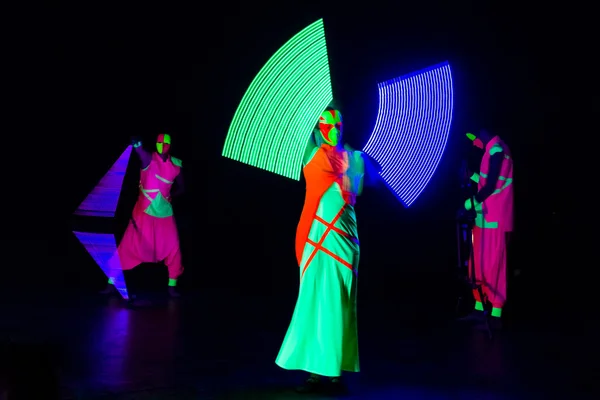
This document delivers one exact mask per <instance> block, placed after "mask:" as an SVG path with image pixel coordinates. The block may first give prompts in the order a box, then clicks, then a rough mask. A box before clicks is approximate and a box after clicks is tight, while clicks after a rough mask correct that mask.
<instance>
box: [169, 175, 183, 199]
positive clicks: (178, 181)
mask: <svg viewBox="0 0 600 400" xmlns="http://www.w3.org/2000/svg"><path fill="white" fill-rule="evenodd" d="M174 189H175V190H174V191H173V193H172V194H171V198H174V197H179V196H181V195H182V194H183V193H185V185H184V183H183V172H179V175H177V176H176V177H175V188H174Z"/></svg>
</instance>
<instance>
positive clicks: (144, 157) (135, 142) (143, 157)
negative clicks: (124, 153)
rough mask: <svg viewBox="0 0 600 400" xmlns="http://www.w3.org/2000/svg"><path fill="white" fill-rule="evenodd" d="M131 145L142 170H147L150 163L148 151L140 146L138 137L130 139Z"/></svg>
mask: <svg viewBox="0 0 600 400" xmlns="http://www.w3.org/2000/svg"><path fill="white" fill-rule="evenodd" d="M131 145H132V146H133V148H134V149H135V152H136V153H137V155H138V157H139V158H140V161H141V163H142V169H146V168H148V166H149V165H150V162H151V161H152V154H151V153H150V152H149V151H148V150H146V149H144V146H142V140H141V139H140V138H139V137H132V138H131Z"/></svg>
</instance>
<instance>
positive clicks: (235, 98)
mask: <svg viewBox="0 0 600 400" xmlns="http://www.w3.org/2000/svg"><path fill="white" fill-rule="evenodd" d="M395 3H396V4H395V5H390V4H386V3H383V2H369V4H368V5H365V4H362V3H361V4H360V5H357V6H356V7H353V6H346V5H342V4H341V3H335V2H326V3H318V2H315V3H314V4H311V5H308V4H300V3H298V4H296V3H294V2H285V3H280V4H272V5H261V4H256V3H252V2H248V3H244V4H238V3H235V2H228V3H227V4H221V5H218V4H209V3H205V4H204V5H202V6H200V5H197V6H196V7H195V8H194V7H191V6H190V7H188V8H181V7H180V8H177V7H175V6H172V7H171V6H169V7H167V6H164V5H162V6H148V5H144V6H139V7H133V6H123V5H120V6H118V7H109V6H100V5H99V6H97V7H96V8H94V7H91V6H89V5H83V4H81V5H74V4H73V5H66V4H62V5H55V6H52V7H47V8H46V9H45V10H36V11H35V12H34V11H31V10H29V11H25V12H23V13H22V14H21V16H23V17H24V19H25V20H26V21H25V22H24V23H23V24H19V26H18V27H17V28H16V29H15V30H13V32H12V34H11V36H10V38H12V39H13V40H12V41H11V43H12V45H13V47H14V50H15V56H14V58H13V60H15V61H16V62H15V63H14V65H15V66H16V68H15V71H11V74H9V75H8V76H9V79H8V81H9V83H11V85H10V87H11V89H14V90H13V91H11V93H14V94H12V95H11V96H12V97H11V98H10V100H11V101H10V106H11V107H10V108H7V110H8V111H9V116H8V117H7V122H8V123H7V124H6V128H7V130H8V131H13V130H14V131H16V132H18V135H17V134H10V136H9V137H11V144H12V145H11V152H10V153H11V154H12V155H14V160H13V159H12V156H11V157H10V160H11V161H10V163H11V165H12V166H13V167H11V169H9V170H12V173H11V176H10V177H7V178H8V179H10V180H12V181H13V182H12V183H15V182H16V185H15V186H10V185H12V183H7V189H6V193H7V196H5V201H6V203H7V204H8V205H7V206H6V210H7V212H6V214H7V215H8V219H9V223H8V224H6V225H7V227H10V229H6V230H5V233H4V237H3V240H2V243H3V246H5V247H6V251H5V254H6V257H5V261H4V262H3V264H4V266H5V267H4V268H5V273H4V276H5V279H3V280H2V283H3V286H4V284H6V287H7V288H8V287H16V286H18V287H24V288H26V289H27V290H39V289H41V288H48V287H56V288H60V289H59V290H65V289H66V288H73V289H76V290H82V291H93V290H96V289H98V288H100V287H102V286H103V284H104V283H105V278H104V276H103V275H102V273H101V272H100V270H99V268H98V267H97V266H96V265H95V264H94V262H93V261H92V259H91V258H90V257H89V256H88V255H87V253H86V252H85V250H84V249H83V247H82V246H81V245H80V244H79V243H78V242H77V240H76V238H75V237H74V236H73V235H72V233H71V226H70V224H71V218H70V217H71V214H72V212H73V211H74V210H75V209H76V208H77V206H78V205H79V203H80V202H81V201H82V200H83V199H84V198H85V196H86V195H87V194H88V193H89V191H90V190H91V189H92V188H93V187H94V186H95V184H96V183H97V181H98V180H99V179H100V178H101V177H102V175H103V174H104V173H105V172H106V171H107V170H108V168H109V167H110V166H111V165H112V163H113V162H114V161H115V160H116V158H117V157H118V156H119V154H120V153H121V152H122V151H123V149H124V148H125V146H126V145H127V144H128V142H129V137H130V136H131V135H141V136H143V137H144V138H145V139H146V141H147V142H148V143H150V144H151V143H152V141H153V140H154V138H155V135H156V134H157V133H159V132H163V131H166V132H169V133H171V134H172V136H173V146H172V151H173V154H174V155H176V156H177V157H179V158H181V159H183V162H184V171H185V178H186V183H187V186H188V187H187V189H188V193H187V195H186V197H185V198H184V199H182V200H181V201H179V202H178V203H177V204H176V205H175V207H176V213H177V219H178V223H179V225H180V230H181V237H182V246H183V252H184V262H185V266H186V273H185V275H184V276H183V277H182V279H181V286H182V288H183V289H184V290H185V289H202V288H220V287H223V288H225V287H227V288H231V287H234V288H237V290H239V291H241V292H247V293H249V294H251V293H252V294H259V295H260V294H261V293H268V294H277V293H282V294H283V293H287V294H290V296H291V297H293V296H295V293H296V290H297V269H296V268H297V267H296V265H295V258H294V235H295V229H296V224H297V222H298V218H299V215H300V211H301V208H302V204H303V198H304V185H303V182H296V181H293V180H289V179H286V178H283V177H280V176H276V175H274V174H270V173H268V172H265V171H261V170H258V169H255V168H253V167H250V166H246V165H242V164H239V163H237V162H234V161H232V160H228V159H224V158H222V157H221V156H220V154H221V150H222V146H223V143H224V139H225V135H226V132H227V128H228V126H229V123H230V121H231V118H232V116H233V114H234V112H235V110H236V107H237V105H238V104H239V101H240V100H241V97H242V95H243V94H244V91H245V90H246V88H247V87H248V85H249V84H250V82H251V80H252V79H253V77H254V76H255V74H256V73H257V72H258V71H259V69H260V68H261V67H262V65H263V64H264V63H265V62H266V61H267V60H268V58H269V57H270V56H271V55H272V54H273V53H274V52H275V51H276V50H277V49H278V48H279V47H280V46H281V45H282V44H283V43H285V42H286V41H287V40H288V39H289V38H290V37H292V36H293V35H294V34H295V33H297V32H298V31H299V30H301V29H303V28H304V27H305V26H307V25H308V24H310V23H312V22H314V21H315V20H316V19H318V18H321V17H323V18H324V20H325V30H326V36H327V42H328V51H329V57H330V65H331V75H332V80H333V89H334V96H335V97H336V98H337V99H338V101H339V102H340V103H341V108H342V112H343V113H344V119H345V135H346V140H347V141H348V142H349V143H350V144H352V145H353V146H355V147H362V146H363V145H364V144H365V143H366V140H367V138H368V135H369V134H370V132H371V129H372V127H373V125H374V121H375V115H376V110H377V82H380V81H383V80H387V79H390V78H393V77H396V76H399V75H403V74H406V73H410V72H412V71H414V70H418V69H421V68H425V67H427V66H429V65H432V64H436V63H439V62H443V61H445V60H448V61H449V62H450V64H451V67H452V70H453V78H454V85H455V112H454V119H453V124H452V130H451V136H450V141H449V144H448V147H447V150H446V153H445V155H444V157H443V159H442V162H441V164H440V165H439V167H438V170H437V172H436V174H435V176H434V177H433V179H432V180H431V182H430V184H429V186H428V187H427V189H426V190H425V191H424V193H423V194H422V195H421V197H420V198H419V199H418V201H417V202H415V203H414V205H412V206H411V207H410V208H409V209H405V208H404V207H403V206H402V205H401V203H400V202H399V201H398V200H397V199H396V198H395V197H394V196H393V195H392V194H391V193H390V192H388V191H386V190H385V189H382V188H379V189H376V190H373V191H371V192H366V193H365V194H364V196H363V197H362V198H360V199H359V203H358V206H357V213H358V219H359V221H358V222H359V233H360V236H361V244H362V254H361V266H360V269H361V296H362V298H363V299H365V300H364V301H373V302H375V301H380V300H382V299H386V300H389V301H392V302H397V303H406V302H414V303H415V304H419V303H422V302H423V299H427V301H429V302H434V303H438V302H439V303H440V304H453V302H454V296H455V289H454V286H453V284H452V276H453V275H454V273H455V272H456V235H455V222H454V215H455V211H456V209H457V207H458V206H459V205H460V204H461V203H462V202H463V198H462V197H461V194H460V190H459V180H458V167H459V164H460V160H461V159H463V158H464V157H467V156H468V152H469V143H467V142H466V140H465V137H464V132H466V131H468V130H476V129H478V128H479V127H481V126H486V127H489V128H490V129H492V130H494V131H496V132H498V133H499V134H500V135H501V136H502V137H503V138H504V139H505V141H506V142H507V143H508V144H509V146H510V147H511V149H512V152H513V157H514V160H515V190H516V213H517V220H516V232H515V241H514V243H513V245H514V246H513V249H512V250H513V253H512V255H511V260H512V264H511V270H515V269H519V270H520V271H521V275H520V277H519V278H518V279H514V281H515V282H514V285H513V286H512V288H513V290H514V291H517V292H518V293H517V294H515V297H514V299H515V300H514V302H519V303H521V304H520V305H517V306H515V308H518V307H520V309H522V310H529V309H531V307H533V306H538V305H542V304H543V305H545V306H546V308H548V309H552V310H553V312H556V310H557V308H556V307H562V308H563V309H566V308H567V306H568V305H570V304H571V303H570V302H569V301H568V300H569V299H571V297H569V296H567V295H566V293H567V292H568V293H572V292H573V293H579V294H580V295H581V294H585V291H583V290H582V289H581V287H577V285H575V284H578V285H579V284H580V282H578V279H579V278H580V277H581V276H582V275H580V273H583V274H585V273H586V272H585V269H584V268H587V267H586V265H589V263H582V264H579V263H578V262H576V261H575V260H576V257H577V255H579V254H581V252H580V251H575V252H573V251H572V249H573V247H570V242H568V240H569V239H570V240H573V241H575V239H574V236H575V235H574V232H576V231H577V232H581V230H580V228H579V226H578V224H577V223H576V219H575V214H576V213H575V212H572V210H573V208H572V205H574V204H576V203H577V200H578V195H576V194H575V191H574V189H573V186H574V180H573V179H572V177H573V176H581V175H582V172H581V173H578V172H574V171H578V170H579V171H581V170H580V169H578V168H577V167H575V163H574V162H573V161H572V158H573V156H572V155H571V154H572V153H571V151H572V150H574V149H576V148H577V146H579V145H580V142H579V143H578V142H577V141H575V139H576V138H575V137H574V136H572V137H569V135H568V133H569V132H577V131H578V130H579V129H580V127H576V126H575V125H576V124H577V123H578V122H574V121H576V120H580V119H581V118H578V117H574V115H577V112H576V110H578V109H579V108H578V107H579V106H576V105H575V104H574V101H575V100H573V99H577V95H578V94H577V90H580V88H579V87H578V86H577V85H576V84H575V83H574V81H575V79H577V78H578V75H577V73H576V72H577V70H578V69H579V65H581V64H584V61H583V59H582V58H581V57H580V56H579V58H577V57H578V54H579V48H580V47H584V44H583V40H584V39H585V36H584V35H583V33H582V32H580V31H575V28H572V27H573V26H575V27H576V28H579V27H581V26H582V25H584V24H583V23H582V22H581V21H582V18H583V17H582V15H583V13H584V11H585V10H579V11H577V12H573V11H568V12H567V11H566V10H565V9H552V8H550V7H547V6H546V7H545V8H538V7H533V6H531V7H529V8H524V7H521V8H517V9H513V8H510V7H509V6H507V5H503V6H497V7H496V8H492V7H491V6H486V5H485V4H483V2H474V3H466V2H465V3H461V2H458V3H456V2H429V3H428V4H424V5H422V6H416V5H414V4H400V5H398V4H397V2H395ZM165 4H166V3H165ZM578 13H579V14H578ZM580 72H581V71H580ZM571 77H572V78H571ZM15 138H18V140H17V141H16V142H17V145H15V141H14V139H15ZM565 139H567V140H565ZM13 150H14V151H13ZM567 160H570V161H568V162H567ZM5 161H6V160H5ZM135 162H136V160H135V158H132V164H131V165H130V174H129V176H128V178H127V185H126V189H125V190H124V192H123V197H122V201H121V206H120V209H119V211H118V216H117V219H116V224H115V229H116V232H117V235H118V236H120V235H121V234H122V232H123V230H124V227H125V224H126V223H127V218H128V215H129V213H130V211H131V207H132V206H133V203H134V202H135V195H136V184H135V180H136V179H137V177H136V174H137V168H136V166H135V165H134V164H135ZM567 165H568V168H567ZM15 206H16V207H15ZM577 260H578V258H577ZM144 271H145V272H144ZM135 274H136V275H137V281H138V283H139V284H140V285H142V286H143V285H147V286H152V285H158V284H159V283H160V285H163V284H164V281H162V280H163V279H166V271H165V270H164V269H159V268H158V269H157V268H154V269H152V268H149V269H139V271H136V272H135ZM511 275H512V272H511ZM368 299H371V300H368ZM516 299H518V300H516ZM576 301H579V300H576ZM373 304H375V303H373ZM428 304H429V303H428Z"/></svg>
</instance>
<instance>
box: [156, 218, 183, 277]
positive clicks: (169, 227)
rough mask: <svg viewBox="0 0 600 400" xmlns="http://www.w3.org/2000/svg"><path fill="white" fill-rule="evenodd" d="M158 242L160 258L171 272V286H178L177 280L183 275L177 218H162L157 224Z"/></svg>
mask: <svg viewBox="0 0 600 400" xmlns="http://www.w3.org/2000/svg"><path fill="white" fill-rule="evenodd" d="M156 229H157V232H156V239H155V240H156V242H157V244H156V245H157V248H158V249H160V250H159V258H161V259H164V262H165V265H166V266H167V268H168V270H169V286H176V285H177V279H178V278H179V277H180V276H181V274H183V264H182V263H181V247H180V245H179V234H178V232H177V225H176V224H175V218H173V217H167V218H161V219H160V220H159V221H157V224H156Z"/></svg>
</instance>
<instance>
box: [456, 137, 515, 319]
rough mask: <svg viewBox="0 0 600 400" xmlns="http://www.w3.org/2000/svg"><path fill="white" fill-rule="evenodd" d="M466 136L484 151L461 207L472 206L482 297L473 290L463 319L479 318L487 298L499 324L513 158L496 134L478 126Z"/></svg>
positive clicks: (509, 226)
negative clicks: (471, 303)
mask: <svg viewBox="0 0 600 400" xmlns="http://www.w3.org/2000/svg"><path fill="white" fill-rule="evenodd" d="M467 137H468V138H469V139H471V140H472V141H473V145H474V146H476V147H479V148H481V149H483V150H484V155H483V157H482V159H481V166H480V171H479V173H474V174H473V175H472V176H471V180H473V181H474V182H476V183H477V188H478V191H477V194H476V195H475V196H474V197H473V198H472V199H467V200H466V201H465V205H464V207H465V209H466V210H467V211H470V210H472V208H473V207H475V212H476V217H475V226H474V227H473V255H474V257H473V258H474V259H475V279H476V280H477V281H478V282H481V283H482V290H483V294H484V297H485V298H484V299H482V298H480V296H479V292H478V291H477V290H474V291H473V294H474V296H475V310H474V311H473V313H471V314H470V315H469V316H468V317H467V319H476V320H477V319H482V317H483V310H484V302H486V300H487V302H489V303H491V306H492V311H491V316H492V317H494V320H495V321H496V325H497V326H499V325H500V324H499V321H500V318H501V317H502V308H503V307H504V303H505V302H506V276H507V273H506V254H507V245H508V243H509V239H510V233H511V232H512V231H513V209H514V194H513V185H512V183H513V160H512V156H511V152H510V149H509V147H508V146H507V145H506V143H504V142H503V141H502V139H500V137H499V136H497V135H493V134H491V133H490V132H488V131H487V130H485V129H482V130H480V132H479V135H478V137H477V136H475V135H473V134H471V133H468V134H467ZM470 262H471V261H469V263H470ZM470 272H471V266H470V265H469V273H470Z"/></svg>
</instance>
